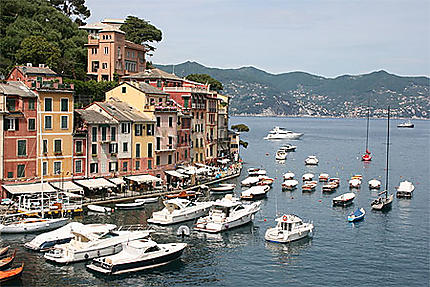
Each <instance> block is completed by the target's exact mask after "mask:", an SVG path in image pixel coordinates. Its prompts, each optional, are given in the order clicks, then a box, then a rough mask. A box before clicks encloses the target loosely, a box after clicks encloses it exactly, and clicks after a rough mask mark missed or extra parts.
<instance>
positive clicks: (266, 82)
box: [155, 62, 430, 118]
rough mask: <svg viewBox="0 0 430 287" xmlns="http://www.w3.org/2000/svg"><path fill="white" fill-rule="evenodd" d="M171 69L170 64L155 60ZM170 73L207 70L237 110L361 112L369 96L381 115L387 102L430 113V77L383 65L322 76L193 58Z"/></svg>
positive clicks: (406, 111) (410, 113) (412, 112)
mask: <svg viewBox="0 0 430 287" xmlns="http://www.w3.org/2000/svg"><path fill="white" fill-rule="evenodd" d="M155 66H156V67H157V68H160V69H162V70H164V71H166V72H170V73H172V72H173V66H172V65H155ZM174 73H175V74H176V75H178V76H181V77H185V76H187V75H189V74H195V73H197V74H208V75H210V76H212V77H213V78H215V79H217V80H219V81H220V82H222V84H223V86H224V90H223V93H225V94H228V95H231V96H232V103H231V109H230V112H231V113H232V114H236V115H267V116H270V115H299V116H336V117H361V116H365V115H366V109H367V104H368V101H369V99H370V105H371V107H372V116H384V112H385V110H386V108H387V106H388V105H390V106H391V109H392V114H393V116H395V117H405V118H410V117H420V118H429V110H430V94H429V89H430V87H429V86H430V79H429V78H428V77H401V76H397V75H393V74H389V73H387V72H386V71H377V72H372V73H369V74H363V75H354V76H352V75H343V76H339V77H336V78H325V77H321V76H315V75H311V74H308V73H304V72H290V73H283V74H276V75H275V74H270V73H267V72H265V71H262V70H259V69H257V68H254V67H242V68H238V69H218V68H209V67H205V66H203V65H201V64H199V63H196V62H185V63H182V64H178V65H175V66H174Z"/></svg>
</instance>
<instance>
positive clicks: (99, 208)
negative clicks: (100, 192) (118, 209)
mask: <svg viewBox="0 0 430 287" xmlns="http://www.w3.org/2000/svg"><path fill="white" fill-rule="evenodd" d="M87 208H88V210H90V211H93V212H100V213H106V212H111V211H112V208H110V207H107V206H101V205H95V204H88V205H87Z"/></svg>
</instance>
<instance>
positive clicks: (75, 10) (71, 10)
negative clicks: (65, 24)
mask: <svg viewBox="0 0 430 287" xmlns="http://www.w3.org/2000/svg"><path fill="white" fill-rule="evenodd" d="M49 3H50V4H51V5H52V6H54V7H55V8H56V9H57V10H59V11H61V12H63V13H64V15H66V16H67V17H69V18H71V19H74V21H75V23H77V24H78V25H84V24H85V22H84V20H85V19H87V18H88V17H90V15H91V12H90V10H89V9H88V7H87V6H85V0H49Z"/></svg>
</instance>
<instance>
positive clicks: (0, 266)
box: [0, 249, 16, 270]
mask: <svg viewBox="0 0 430 287" xmlns="http://www.w3.org/2000/svg"><path fill="white" fill-rule="evenodd" d="M15 255H16V249H15V250H14V251H13V253H12V255H11V256H7V257H5V258H1V259H0V270H4V269H6V268H8V267H9V266H10V265H11V264H12V263H13V260H14V259H15Z"/></svg>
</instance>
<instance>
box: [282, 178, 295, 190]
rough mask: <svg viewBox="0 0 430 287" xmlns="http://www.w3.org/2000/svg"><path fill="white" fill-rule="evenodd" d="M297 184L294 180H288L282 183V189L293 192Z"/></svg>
mask: <svg viewBox="0 0 430 287" xmlns="http://www.w3.org/2000/svg"><path fill="white" fill-rule="evenodd" d="M298 184H299V182H298V181H297V180H295V179H288V180H286V181H284V182H283V183H282V189H286V190H293V189H295V188H296V187H297V185H298Z"/></svg>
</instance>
